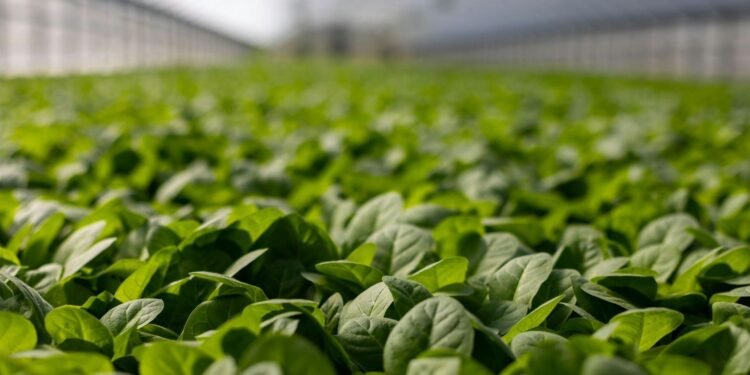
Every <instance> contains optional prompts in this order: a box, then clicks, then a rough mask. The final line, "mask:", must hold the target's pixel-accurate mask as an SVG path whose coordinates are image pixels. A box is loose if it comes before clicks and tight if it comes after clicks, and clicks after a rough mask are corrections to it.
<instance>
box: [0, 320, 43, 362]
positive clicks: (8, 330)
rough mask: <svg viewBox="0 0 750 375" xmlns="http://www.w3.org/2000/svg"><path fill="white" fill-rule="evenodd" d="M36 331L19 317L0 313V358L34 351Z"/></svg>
mask: <svg viewBox="0 0 750 375" xmlns="http://www.w3.org/2000/svg"><path fill="white" fill-rule="evenodd" d="M35 346H36V330H35V329H34V325H33V324H31V322H30V321H29V320H28V319H26V318H24V317H23V316H21V315H18V314H16V313H12V312H8V311H0V356H6V355H9V354H13V353H17V352H22V351H24V350H30V349H34V347H35Z"/></svg>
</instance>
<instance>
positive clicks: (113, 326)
mask: <svg viewBox="0 0 750 375" xmlns="http://www.w3.org/2000/svg"><path fill="white" fill-rule="evenodd" d="M162 310H164V301H162V300H160V299H156V298H144V299H137V300H133V301H128V302H125V303H123V304H121V305H117V306H115V307H113V308H112V309H110V310H109V311H107V313H106V314H104V316H102V318H101V319H100V320H101V322H102V324H104V326H105V327H107V329H109V331H110V332H112V335H113V336H117V335H119V334H120V333H122V332H124V331H126V330H128V329H130V328H136V329H138V328H141V327H143V326H145V325H146V324H148V323H151V322H152V321H153V320H154V319H156V317H157V316H158V315H159V314H160V313H161V312H162Z"/></svg>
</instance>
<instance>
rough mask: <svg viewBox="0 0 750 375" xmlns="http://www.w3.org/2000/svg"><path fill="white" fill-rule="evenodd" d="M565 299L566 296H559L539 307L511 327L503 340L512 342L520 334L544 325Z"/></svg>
mask: <svg viewBox="0 0 750 375" xmlns="http://www.w3.org/2000/svg"><path fill="white" fill-rule="evenodd" d="M564 297H565V296H564V295H560V296H557V297H555V298H553V299H551V300H549V301H547V302H545V303H544V304H542V305H541V306H539V307H537V308H536V309H534V311H532V312H530V313H529V314H528V315H526V316H524V317H523V319H521V320H519V321H518V323H516V324H514V325H513V327H511V329H510V331H508V333H506V334H505V336H503V340H505V342H511V341H512V340H513V338H514V337H516V336H517V335H518V334H520V333H522V332H526V331H529V330H532V329H534V328H536V327H539V326H540V325H541V324H542V323H544V321H545V320H546V319H547V317H548V316H549V314H551V313H552V311H553V310H554V309H555V307H557V304H558V303H560V301H562V299H563V298H564Z"/></svg>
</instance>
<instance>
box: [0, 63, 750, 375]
mask: <svg viewBox="0 0 750 375" xmlns="http://www.w3.org/2000/svg"><path fill="white" fill-rule="evenodd" d="M749 93H750V91H748V90H747V89H746V88H745V87H741V86H729V85H718V84H707V83H701V84H698V83H679V82H657V81H643V80H637V79H626V78H616V79H615V78H606V79H605V78H598V77H581V76H571V75H552V74H546V75H545V74H525V73H518V72H516V73H513V74H509V73H503V72H498V71H494V70H490V69H468V68H458V67H440V66H432V67H430V66H390V67H383V66H368V65H353V66H334V65H331V64H328V63H315V62H307V63H289V62H276V61H265V62H263V61H261V62H256V63H253V64H250V65H245V66H241V67H227V68H221V69H192V70H181V69H174V70H162V71H155V72H140V73H130V74H122V75H114V76H107V77H101V76H80V77H66V78H45V79H41V78H40V79H18V80H9V81H5V82H2V85H0V374H49V373H59V374H67V373H69V374H101V373H113V372H119V373H132V374H144V375H148V374H159V375H162V374H195V375H200V374H206V375H210V374H241V375H250V374H290V375H297V374H315V375H324V374H336V373H387V374H433V373H440V374H508V375H515V374H519V375H520V374H529V375H531V374H549V373H556V374H560V375H566V374H587V375H597V374H613V373H614V374H664V375H667V374H706V375H708V374H727V375H729V374H737V375H739V374H747V373H750V331H748V328H749V327H750V305H749V304H748V301H750V247H748V245H747V243H748V241H750V191H749V190H748V187H749V186H750V161H749V160H748V158H747V149H748V147H749V146H750V131H748V127H750V100H748V94H749Z"/></svg>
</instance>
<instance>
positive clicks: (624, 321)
mask: <svg viewBox="0 0 750 375" xmlns="http://www.w3.org/2000/svg"><path fill="white" fill-rule="evenodd" d="M683 320H684V318H683V316H682V314H680V313H679V312H677V311H674V310H670V309H665V308H660V307H652V308H646V309H634V310H629V311H625V312H623V313H621V314H618V315H617V316H615V317H614V318H612V320H610V322H609V324H608V325H607V326H610V325H614V329H613V330H612V331H611V333H610V334H609V335H608V337H615V338H617V339H620V340H622V341H623V342H625V343H626V344H629V345H634V346H635V348H636V349H637V350H638V351H641V352H643V351H646V350H648V349H650V348H651V347H652V346H654V345H655V344H656V343H657V342H659V340H661V339H662V338H663V337H664V336H666V335H668V334H669V333H671V332H672V331H674V330H675V329H677V327H679V326H680V324H682V321H683ZM607 326H605V327H603V328H601V329H600V332H604V331H605V330H608V329H609V328H607Z"/></svg>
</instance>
